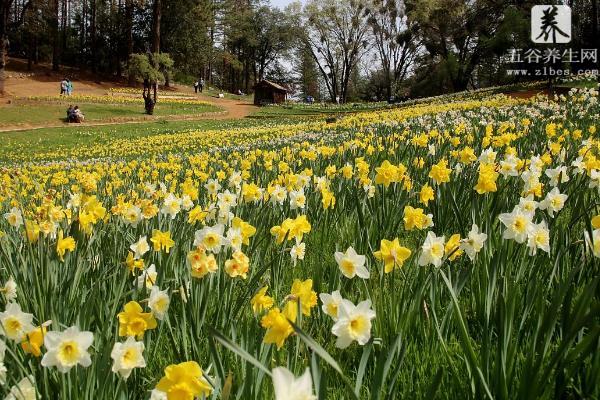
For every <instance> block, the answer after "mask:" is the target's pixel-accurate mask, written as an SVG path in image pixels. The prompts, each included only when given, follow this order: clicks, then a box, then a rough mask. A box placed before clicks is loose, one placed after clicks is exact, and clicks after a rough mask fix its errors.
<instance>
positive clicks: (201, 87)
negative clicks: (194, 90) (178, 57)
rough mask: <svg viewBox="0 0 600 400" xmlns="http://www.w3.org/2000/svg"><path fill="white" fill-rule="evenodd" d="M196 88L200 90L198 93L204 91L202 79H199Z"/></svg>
mask: <svg viewBox="0 0 600 400" xmlns="http://www.w3.org/2000/svg"><path fill="white" fill-rule="evenodd" d="M198 86H199V88H200V93H202V91H203V90H204V79H202V78H200V81H199V82H198Z"/></svg>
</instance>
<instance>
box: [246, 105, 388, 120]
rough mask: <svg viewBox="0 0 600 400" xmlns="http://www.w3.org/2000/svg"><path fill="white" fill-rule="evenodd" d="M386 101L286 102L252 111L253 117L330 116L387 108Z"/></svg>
mask: <svg viewBox="0 0 600 400" xmlns="http://www.w3.org/2000/svg"><path fill="white" fill-rule="evenodd" d="M386 107H387V104H386V103H351V104H344V105H334V104H329V103H325V104H312V105H309V104H302V103H298V104H284V105H277V106H264V107H260V108H259V109H258V111H256V112H254V113H252V115H251V117H253V118H272V117H282V116H285V117H297V116H315V115H320V116H324V117H326V116H328V115H334V114H348V113H354V112H361V111H373V110H378V109H383V108H386Z"/></svg>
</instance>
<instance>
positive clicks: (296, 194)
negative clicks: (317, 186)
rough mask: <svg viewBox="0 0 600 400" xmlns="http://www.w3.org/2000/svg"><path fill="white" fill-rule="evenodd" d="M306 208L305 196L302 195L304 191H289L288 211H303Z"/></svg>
mask: <svg viewBox="0 0 600 400" xmlns="http://www.w3.org/2000/svg"><path fill="white" fill-rule="evenodd" d="M304 207H306V196H305V195H304V189H300V190H296V191H291V192H290V209H292V210H296V209H298V208H299V209H302V210H303V209H304Z"/></svg>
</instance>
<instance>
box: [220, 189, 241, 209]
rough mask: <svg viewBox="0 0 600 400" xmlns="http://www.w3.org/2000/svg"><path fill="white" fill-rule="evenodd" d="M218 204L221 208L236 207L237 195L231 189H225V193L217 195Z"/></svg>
mask: <svg viewBox="0 0 600 400" xmlns="http://www.w3.org/2000/svg"><path fill="white" fill-rule="evenodd" d="M217 205H218V207H219V208H220V209H227V210H229V209H230V208H231V207H235V206H236V205H237V197H236V195H235V194H234V193H231V192H230V191H229V190H225V191H224V192H223V193H219V194H218V195H217Z"/></svg>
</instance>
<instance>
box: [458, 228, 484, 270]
mask: <svg viewBox="0 0 600 400" xmlns="http://www.w3.org/2000/svg"><path fill="white" fill-rule="evenodd" d="M486 240H487V235H486V234H485V233H480V232H479V227H478V226H477V225H476V224H473V225H472V226H471V231H469V234H468V235H467V238H466V239H463V240H461V241H460V245H459V247H460V249H461V250H464V252H465V253H467V256H469V258H470V259H471V261H475V258H476V257H477V253H479V252H480V251H481V249H482V248H483V244H484V243H485V241H486Z"/></svg>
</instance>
